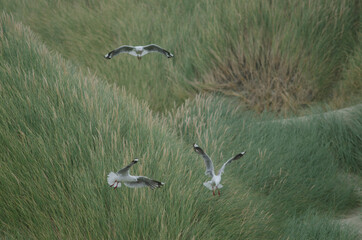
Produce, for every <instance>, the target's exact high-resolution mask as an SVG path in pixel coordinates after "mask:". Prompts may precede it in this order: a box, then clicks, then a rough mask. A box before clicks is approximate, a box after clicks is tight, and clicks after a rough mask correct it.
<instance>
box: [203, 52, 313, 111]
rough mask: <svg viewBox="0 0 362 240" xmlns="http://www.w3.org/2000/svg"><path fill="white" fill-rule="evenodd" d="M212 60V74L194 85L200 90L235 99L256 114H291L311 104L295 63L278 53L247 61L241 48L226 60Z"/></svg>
mask: <svg viewBox="0 0 362 240" xmlns="http://www.w3.org/2000/svg"><path fill="white" fill-rule="evenodd" d="M214 57H215V59H217V63H215V64H214V67H213V70H212V71H211V72H210V73H208V74H205V75H204V76H203V78H202V80H201V81H199V82H197V86H198V87H200V88H202V89H206V90H208V91H220V92H222V93H224V94H226V95H232V96H237V97H239V98H240V99H241V100H242V101H243V102H244V103H246V104H247V105H248V106H249V107H250V108H252V109H255V110H257V111H259V112H262V111H264V110H271V111H276V112H286V111H289V110H292V111H294V110H295V109H297V108H298V107H299V106H301V105H304V104H308V103H310V101H311V98H312V96H313V89H312V87H311V85H309V84H308V82H307V81H306V80H305V78H303V76H302V73H301V71H300V69H299V68H298V63H295V62H290V61H287V60H285V58H283V57H282V56H281V54H280V53H272V52H271V51H270V50H269V51H268V50H266V49H265V50H264V49H261V50H260V51H259V52H257V53H256V54H255V55H254V56H251V57H250V56H249V57H248V56H246V54H245V53H244V52H243V50H242V48H241V47H240V48H238V50H237V51H235V50H230V51H229V54H228V56H227V57H226V58H221V57H219V56H216V55H215V56H214ZM246 59H248V60H246Z"/></svg>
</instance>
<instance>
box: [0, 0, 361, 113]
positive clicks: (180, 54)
mask: <svg viewBox="0 0 362 240" xmlns="http://www.w3.org/2000/svg"><path fill="white" fill-rule="evenodd" d="M2 2H3V6H4V9H5V11H7V12H12V13H13V14H14V16H15V17H16V18H17V19H18V20H19V21H22V22H26V23H27V24H28V25H29V26H30V27H31V28H32V30H33V31H35V32H36V33H38V34H39V35H40V36H41V38H42V39H43V40H44V41H45V42H46V44H47V45H48V46H49V47H50V48H51V49H56V50H57V51H59V52H60V53H62V55H63V56H64V57H66V58H67V59H70V60H71V61H73V62H75V63H77V64H79V65H81V66H86V67H89V68H90V69H92V70H93V72H95V73H96V74H97V76H100V77H102V79H105V80H107V81H108V82H110V83H116V84H117V85H118V86H125V88H126V89H127V91H129V92H130V93H132V94H133V95H135V96H137V98H138V99H142V100H146V101H147V102H148V103H149V104H150V107H151V108H152V109H154V110H157V111H164V110H165V109H166V110H167V109H170V108H172V107H173V106H174V104H176V106H180V104H182V102H183V101H184V100H185V99H187V98H188V97H190V96H193V95H194V94H195V93H197V92H199V91H215V92H222V93H224V94H226V95H232V96H237V97H238V98H239V99H241V100H242V102H244V103H246V104H247V105H248V106H249V107H250V108H252V109H254V110H257V111H263V110H269V111H276V112H282V113H287V112H288V111H289V110H292V111H294V112H297V110H299V109H300V108H302V107H304V106H305V105H307V104H312V103H316V102H320V101H324V102H334V106H336V107H338V106H341V105H343V106H346V105H348V104H347V103H349V101H354V102H356V101H357V102H358V101H360V100H361V99H360V97H359V96H360V95H361V94H359V91H352V94H350V93H351V91H348V89H351V88H354V86H355V85H356V84H357V85H358V83H359V82H360V81H359V79H360V77H359V78H358V76H360V75H361V69H360V67H359V66H360V65H361V64H359V59H360V56H361V53H360V51H359V50H358V49H359V48H360V47H359V42H361V41H359V38H360V37H359V35H360V25H361V24H360V17H359V16H360V7H361V6H360V4H359V2H358V1H348V0H332V1H326V0H318V1H283V0H280V1H268V2H265V1H263V0H258V1H230V2H228V4H225V3H222V2H219V1H213V0H202V1H197V2H195V1H182V2H176V1H148V2H143V3H140V2H127V1H115V0H111V1H97V2H95V1H50V2H49V1H45V0H41V1H37V2H36V3H33V2H31V3H30V2H28V1H8V0H3V1H2ZM151 42H152V43H157V44H159V45H161V46H163V47H164V48H166V49H169V50H170V51H171V52H173V53H174V54H175V57H174V58H173V59H172V60H170V59H165V58H164V57H163V56H146V57H145V58H143V59H142V61H141V62H140V63H138V62H137V59H135V58H133V57H132V56H128V55H126V56H120V57H117V58H115V59H112V60H111V61H108V62H107V61H105V60H104V59H103V57H102V56H104V54H105V53H107V52H108V51H109V50H111V49H114V48H115V47H117V46H119V45H122V44H134V45H143V44H147V43H151ZM155 69H157V71H155ZM351 78H353V79H355V80H352V79H351ZM357 79H358V80H357ZM340 82H344V83H347V84H342V85H340V84H337V83H340ZM349 95H351V96H352V97H351V98H349Z"/></svg>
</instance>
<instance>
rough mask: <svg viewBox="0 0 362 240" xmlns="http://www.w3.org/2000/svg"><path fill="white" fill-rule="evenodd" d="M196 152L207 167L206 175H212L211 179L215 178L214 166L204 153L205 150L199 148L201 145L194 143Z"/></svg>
mask: <svg viewBox="0 0 362 240" xmlns="http://www.w3.org/2000/svg"><path fill="white" fill-rule="evenodd" d="M193 146H194V151H195V152H196V153H198V154H200V155H201V156H202V157H203V159H204V162H205V165H206V171H205V175H210V176H211V177H213V176H214V175H215V172H214V165H213V163H212V161H211V159H210V157H209V156H208V155H207V154H206V153H205V152H204V150H203V149H202V148H200V147H199V145H197V144H196V143H194V145H193Z"/></svg>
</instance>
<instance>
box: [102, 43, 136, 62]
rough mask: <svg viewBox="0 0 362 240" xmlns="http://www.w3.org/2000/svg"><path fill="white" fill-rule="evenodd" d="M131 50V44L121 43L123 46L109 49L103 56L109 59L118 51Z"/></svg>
mask: <svg viewBox="0 0 362 240" xmlns="http://www.w3.org/2000/svg"><path fill="white" fill-rule="evenodd" d="M133 50H134V47H133V46H128V45H123V46H120V47H119V48H116V49H114V50H112V51H110V52H109V53H107V54H106V55H105V56H104V57H105V58H107V59H111V58H112V57H114V56H116V55H118V54H120V53H129V52H131V51H133Z"/></svg>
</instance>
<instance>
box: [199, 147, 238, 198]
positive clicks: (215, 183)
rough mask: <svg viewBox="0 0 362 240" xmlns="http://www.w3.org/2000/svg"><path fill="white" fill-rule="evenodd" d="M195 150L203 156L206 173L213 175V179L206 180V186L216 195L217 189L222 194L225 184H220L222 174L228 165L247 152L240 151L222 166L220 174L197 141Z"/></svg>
mask: <svg viewBox="0 0 362 240" xmlns="http://www.w3.org/2000/svg"><path fill="white" fill-rule="evenodd" d="M193 147H194V151H195V152H196V153H198V154H200V155H201V156H202V158H203V159H204V162H205V165H206V171H205V175H209V176H210V177H211V181H207V182H204V186H205V187H207V188H208V189H210V190H212V194H213V195H214V196H215V190H216V189H217V191H218V194H219V195H220V190H219V189H220V188H222V187H223V185H221V184H220V182H221V175H222V174H223V173H224V170H225V167H226V165H228V164H230V163H231V162H232V161H234V160H237V159H239V158H241V157H242V156H244V154H245V152H241V153H238V154H237V155H235V156H234V157H232V158H230V159H229V160H227V161H226V162H225V163H224V164H223V165H222V167H221V168H220V170H219V172H218V174H217V175H216V174H215V171H214V165H213V163H212V161H211V159H210V157H209V156H208V155H207V154H206V153H205V152H204V150H203V149H202V148H200V147H199V146H198V145H197V144H196V143H194V145H193Z"/></svg>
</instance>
